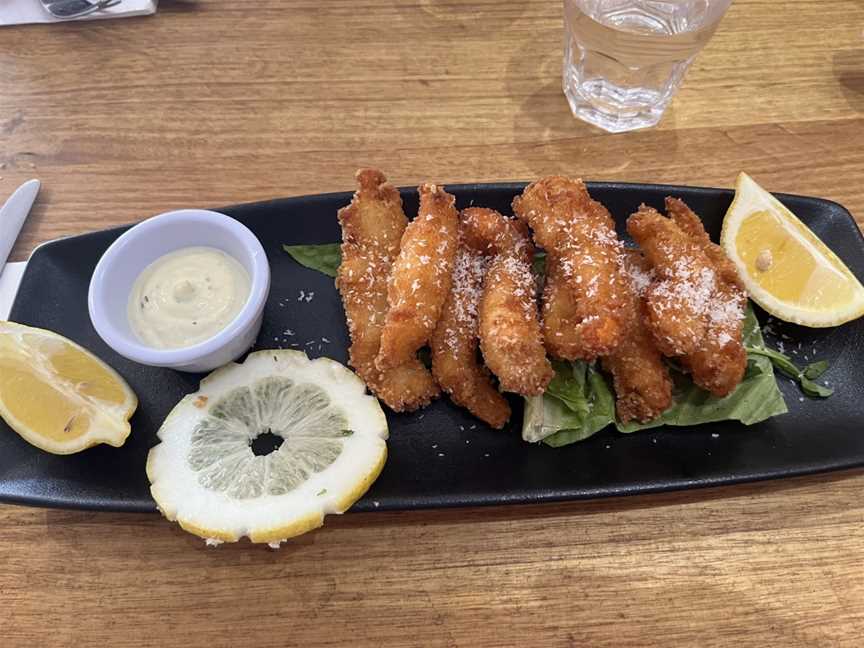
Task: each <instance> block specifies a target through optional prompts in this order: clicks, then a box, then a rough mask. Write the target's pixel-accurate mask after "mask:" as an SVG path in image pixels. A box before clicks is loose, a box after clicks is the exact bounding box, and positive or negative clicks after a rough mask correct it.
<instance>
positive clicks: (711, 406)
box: [522, 306, 788, 447]
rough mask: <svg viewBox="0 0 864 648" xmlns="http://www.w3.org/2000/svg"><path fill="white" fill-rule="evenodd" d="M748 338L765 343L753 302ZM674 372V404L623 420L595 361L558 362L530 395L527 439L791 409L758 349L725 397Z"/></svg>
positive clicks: (563, 438)
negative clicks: (542, 387)
mask: <svg viewBox="0 0 864 648" xmlns="http://www.w3.org/2000/svg"><path fill="white" fill-rule="evenodd" d="M743 341H744V344H745V346H747V347H749V348H751V349H754V350H760V349H765V342H764V340H763V339H762V331H761V330H760V328H759V322H758V321H757V320H756V315H755V314H754V313H753V310H752V308H750V307H749V306H748V308H747V313H746V318H745V320H744V335H743ZM568 367H569V369H568ZM672 377H673V380H674V383H675V387H674V391H673V404H672V406H671V407H670V408H669V409H668V410H666V411H665V412H664V413H663V414H662V415H660V416H659V417H658V418H656V419H654V420H653V421H649V422H648V423H636V422H630V423H627V424H624V423H621V422H620V421H617V420H616V418H615V409H614V396H613V394H612V390H611V389H610V387H609V385H608V383H607V382H606V380H605V379H604V377H603V376H602V375H601V374H600V373H599V372H598V371H597V370H596V369H594V367H592V366H591V365H588V364H586V363H584V362H574V363H556V365H555V378H554V379H553V380H552V382H551V383H550V385H549V388H548V389H547V391H546V393H545V394H543V396H538V397H536V398H530V399H526V404H525V417H524V420H523V426H522V436H523V438H524V439H525V440H526V441H540V440H542V441H544V442H545V443H547V444H548V445H551V446H554V447H558V446H562V445H567V444H569V443H575V442H576V441H582V440H584V439H587V438H588V437H590V436H591V435H593V434H595V433H596V432H598V431H600V430H601V429H603V428H604V427H606V426H607V425H609V424H611V423H614V424H615V426H616V427H617V429H618V430H619V431H620V432H625V433H629V432H636V431H638V430H645V429H648V428H654V427H659V426H661V425H678V426H692V425H699V424H701V423H710V422H713V421H740V422H741V423H743V424H745V425H752V424H754V423H758V422H759V421H764V420H765V419H767V418H770V417H772V416H777V415H779V414H784V413H786V412H787V411H788V410H787V408H786V402H785V401H784V400H783V395H782V394H781V393H780V389H779V388H778V386H777V380H776V378H775V376H774V369H773V366H772V363H771V360H770V359H769V358H767V357H765V356H764V355H761V354H758V353H749V354H748V357H747V371H746V373H745V375H744V380H742V381H741V384H740V385H739V386H738V388H737V389H736V390H735V391H734V392H732V393H731V394H730V395H729V396H726V397H725V398H717V397H716V396H712V395H711V394H710V393H708V392H706V391H704V390H702V389H700V388H699V387H697V386H696V385H694V384H693V383H692V381H691V380H690V378H689V376H687V375H686V374H684V373H683V372H681V371H680V370H678V369H676V368H674V367H673V368H672Z"/></svg>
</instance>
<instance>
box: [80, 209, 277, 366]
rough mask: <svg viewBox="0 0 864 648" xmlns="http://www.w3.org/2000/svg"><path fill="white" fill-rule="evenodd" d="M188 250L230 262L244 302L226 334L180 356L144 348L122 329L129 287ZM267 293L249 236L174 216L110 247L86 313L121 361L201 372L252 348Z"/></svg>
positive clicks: (260, 255) (209, 217)
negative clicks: (242, 275) (245, 279)
mask: <svg viewBox="0 0 864 648" xmlns="http://www.w3.org/2000/svg"><path fill="white" fill-rule="evenodd" d="M192 246H207V247H214V248H218V249H220V250H222V251H224V252H225V253H226V254H230V255H231V256H232V257H234V258H235V259H237V261H239V262H240V265H242V266H243V267H244V268H245V269H246V272H248V273H249V277H250V278H251V280H252V290H251V293H250V295H249V299H247V300H246V304H245V305H244V306H243V309H242V310H241V311H240V313H238V315H237V317H235V318H234V320H233V321H231V323H230V324H228V326H227V327H225V328H224V329H222V331H220V332H219V333H217V334H216V335H214V336H213V337H212V338H210V339H208V340H205V341H204V342H200V343H198V344H195V345H193V346H189V347H183V348H179V349H156V348H153V347H151V346H147V345H146V344H144V343H143V342H141V341H140V340H139V339H138V337H137V336H136V335H135V333H134V332H133V331H132V328H131V327H130V325H129V318H128V311H127V309H128V304H129V295H130V293H131V291H132V286H133V284H134V283H135V280H136V279H137V278H138V275H139V274H140V273H141V271H142V270H144V268H146V267H147V266H148V265H150V264H151V263H153V261H155V260H156V259H158V258H159V257H161V256H163V255H165V254H168V253H169V252H173V251H175V250H179V249H180V248H185V247H192ZM269 292H270V265H269V264H268V262H267V254H266V253H265V252H264V248H263V247H262V246H261V243H260V241H258V239H257V238H256V237H255V235H254V234H253V233H252V232H250V231H249V230H248V229H247V228H246V227H244V226H243V225H241V224H240V223H239V222H237V221H236V220H234V219H233V218H230V217H228V216H225V215H224V214H219V213H217V212H213V211H207V210H204V209H181V210H179V211H172V212H167V213H165V214H160V215H159V216H154V217H153V218H150V219H148V220H146V221H144V222H143V223H139V224H138V225H136V226H135V227H133V228H132V229H130V230H129V231H127V232H125V233H124V234H122V235H121V236H120V238H118V239H117V240H116V241H114V243H113V244H112V245H111V247H109V248H108V249H107V250H106V251H105V254H104V255H103V256H102V258H101V259H100V260H99V263H98V265H97V266H96V270H95V271H94V272H93V278H92V279H91V280H90V292H89V295H88V306H89V309H90V320H91V321H92V322H93V326H94V328H95V329H96V332H97V333H98V334H99V337H101V338H102V339H103V340H104V341H105V343H106V344H108V345H109V346H110V347H111V348H112V349H114V350H115V351H116V352H117V353H119V354H120V355H122V356H124V357H126V358H129V359H130V360H133V361H135V362H138V363H141V364H145V365H151V366H154V367H168V368H171V369H176V370H178V371H190V372H204V371H211V370H213V369H216V368H217V367H221V366H222V365H224V364H227V363H228V362H231V361H232V360H235V359H237V358H238V357H239V356H241V355H242V354H243V353H244V352H245V351H246V350H247V349H249V347H251V346H252V345H253V344H254V343H255V339H256V338H257V337H258V332H259V331H260V330H261V322H262V319H263V317H264V304H265V302H266V301H267V294H268V293H269Z"/></svg>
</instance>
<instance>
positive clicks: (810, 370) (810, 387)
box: [747, 346, 834, 398]
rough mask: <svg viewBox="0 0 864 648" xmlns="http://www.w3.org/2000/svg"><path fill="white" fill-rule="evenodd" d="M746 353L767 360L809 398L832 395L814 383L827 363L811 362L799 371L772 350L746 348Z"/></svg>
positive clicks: (792, 363) (823, 371)
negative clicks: (794, 382)
mask: <svg viewBox="0 0 864 648" xmlns="http://www.w3.org/2000/svg"><path fill="white" fill-rule="evenodd" d="M747 353H748V354H753V355H757V356H762V357H764V358H768V359H769V360H770V361H771V362H772V363H774V366H775V367H777V369H779V370H780V372H781V373H783V374H785V375H786V376H788V377H789V378H791V379H792V380H795V381H797V382H798V385H799V386H800V387H801V391H802V392H804V393H805V394H806V395H807V396H810V397H811V398H828V397H829V396H830V395H831V394H833V393H834V390H833V389H831V388H830V387H826V386H825V385H820V384H818V383H817V382H814V381H815V380H816V378H818V377H819V376H821V375H822V374H823V373H825V371H826V370H827V369H828V361H827V360H820V361H818V362H813V363H811V364H809V365H807V366H806V367H804V369H799V368H798V365H796V364H795V363H794V362H792V359H791V358H790V357H789V356H787V355H786V354H785V353H780V352H779V351H775V350H774V349H766V348H764V347H761V348H759V347H749V346H748V347H747Z"/></svg>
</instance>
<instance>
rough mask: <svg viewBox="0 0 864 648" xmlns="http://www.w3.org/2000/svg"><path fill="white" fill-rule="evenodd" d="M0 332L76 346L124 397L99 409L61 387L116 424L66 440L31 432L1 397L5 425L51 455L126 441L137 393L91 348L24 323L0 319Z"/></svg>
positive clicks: (93, 429)
mask: <svg viewBox="0 0 864 648" xmlns="http://www.w3.org/2000/svg"><path fill="white" fill-rule="evenodd" d="M0 333H10V334H12V335H15V336H18V335H24V334H31V335H41V336H43V337H46V338H49V339H55V340H59V341H61V342H62V343H64V344H68V345H69V346H71V347H72V348H73V349H76V350H77V351H79V352H80V353H82V354H83V355H85V356H88V357H90V358H92V359H94V360H95V361H96V362H98V363H99V365H100V366H101V367H102V368H103V369H104V370H105V371H106V373H108V374H109V375H110V376H111V377H112V378H113V379H114V380H115V381H117V383H118V384H119V385H120V387H121V389H122V391H123V393H124V394H125V396H126V398H125V400H124V402H123V403H120V404H118V405H116V406H113V407H102V408H100V407H98V406H96V405H95V404H94V402H93V401H92V400H91V399H88V398H85V397H82V396H81V395H80V394H77V393H72V394H70V393H68V392H67V391H66V390H62V391H64V393H65V394H66V395H67V396H70V397H72V398H76V399H78V400H80V401H83V402H84V403H86V404H87V405H90V406H92V407H93V408H94V409H96V410H97V412H98V413H99V414H101V415H102V416H104V417H106V418H107V419H109V420H110V421H111V423H112V424H116V427H115V428H113V429H110V430H108V429H106V428H101V427H96V428H92V429H91V430H89V431H88V432H87V433H86V434H84V435H81V436H78V437H75V438H74V439H71V440H70V441H68V442H58V441H53V440H51V439H49V438H47V437H45V436H43V435H41V434H38V433H34V431H33V430H32V429H31V428H29V427H28V426H26V425H24V424H23V423H22V422H21V421H20V420H19V419H18V418H17V417H16V416H14V415H13V414H12V413H11V411H9V409H8V407H6V405H5V404H4V403H3V402H2V400H0V417H2V418H3V420H5V421H6V423H7V424H8V425H9V427H10V428H12V429H13V430H14V431H15V432H16V433H17V434H18V435H19V436H20V437H21V438H22V439H24V440H25V441H26V442H27V443H29V444H30V445H32V446H35V447H36V448H39V449H40V450H43V451H44V452H48V453H50V454H55V455H71V454H75V453H78V452H82V451H84V450H87V449H88V448H92V447H93V446H96V445H99V444H103V443H104V444H106V445H110V446H112V447H115V448H119V447H121V446H122V445H123V444H124V443H126V440H127V439H128V438H129V435H130V434H131V432H132V426H131V425H130V423H129V419H131V418H132V415H133V414H134V413H135V410H136V409H137V408H138V396H137V395H136V394H135V392H134V391H132V388H131V387H129V384H128V383H127V382H126V380H125V379H124V378H123V376H121V375H120V374H119V373H117V371H116V370H115V369H114V368H113V367H111V366H110V365H108V364H107V363H106V362H105V361H103V360H102V359H101V358H99V357H98V356H96V355H95V354H94V353H92V352H91V351H89V350H87V349H85V348H84V347H82V346H81V345H80V344H77V343H76V342H74V341H73V340H70V339H68V338H65V337H63V336H62V335H60V334H58V333H55V332H53V331H49V330H47V329H41V328H37V327H33V326H26V325H24V324H18V323H17V322H8V321H2V322H0ZM109 412H110V413H109Z"/></svg>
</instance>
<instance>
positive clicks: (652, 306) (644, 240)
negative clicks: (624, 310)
mask: <svg viewBox="0 0 864 648" xmlns="http://www.w3.org/2000/svg"><path fill="white" fill-rule="evenodd" d="M627 231H628V232H630V236H632V237H633V239H634V240H635V241H636V242H637V243H638V244H639V247H640V248H642V252H643V254H644V255H645V258H646V259H647V260H648V262H649V263H650V264H651V267H653V268H654V273H655V280H654V282H653V283H652V284H651V286H650V287H649V288H648V292H647V293H646V295H645V306H646V310H647V315H648V325H649V328H650V329H651V332H652V333H653V334H654V339H655V341H656V343H657V346H658V347H659V348H660V350H661V351H662V352H663V353H664V354H665V355H668V356H680V355H686V354H688V353H690V352H692V351H693V350H695V349H696V347H697V346H698V345H699V341H700V340H701V339H702V338H704V337H705V328H706V326H707V321H706V318H705V313H706V311H707V308H708V306H709V304H710V303H711V299H712V297H713V296H714V294H715V293H716V292H717V285H718V284H717V275H716V273H715V272H714V265H713V264H712V263H711V260H710V259H709V258H708V257H707V256H706V255H705V253H704V252H703V251H702V248H701V247H700V246H699V245H698V244H697V243H695V242H694V241H693V240H692V239H691V238H690V236H688V235H687V234H686V233H685V232H683V231H682V230H681V228H680V227H678V226H677V225H676V224H675V223H674V222H673V221H672V220H670V219H669V218H666V217H665V216H663V215H662V214H660V212H658V211H657V210H656V209H653V208H652V207H648V206H646V205H642V206H641V207H639V211H637V212H636V213H635V214H633V215H632V216H630V218H629V219H628V220H627Z"/></svg>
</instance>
